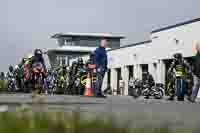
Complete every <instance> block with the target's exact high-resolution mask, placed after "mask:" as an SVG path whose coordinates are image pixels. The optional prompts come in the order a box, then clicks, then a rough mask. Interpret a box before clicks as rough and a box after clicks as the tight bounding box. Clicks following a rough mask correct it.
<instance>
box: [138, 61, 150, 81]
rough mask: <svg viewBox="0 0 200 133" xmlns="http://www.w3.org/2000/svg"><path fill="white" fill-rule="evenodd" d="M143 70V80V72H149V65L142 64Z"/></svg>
mask: <svg viewBox="0 0 200 133" xmlns="http://www.w3.org/2000/svg"><path fill="white" fill-rule="evenodd" d="M140 66H141V69H142V79H143V78H144V77H143V72H148V64H141V65H140Z"/></svg>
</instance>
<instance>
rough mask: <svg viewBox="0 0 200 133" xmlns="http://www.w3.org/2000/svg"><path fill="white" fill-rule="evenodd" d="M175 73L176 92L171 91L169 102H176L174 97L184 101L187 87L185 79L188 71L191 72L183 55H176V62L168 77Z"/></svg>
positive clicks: (173, 63) (174, 61)
mask: <svg viewBox="0 0 200 133" xmlns="http://www.w3.org/2000/svg"><path fill="white" fill-rule="evenodd" d="M173 71H174V74H175V90H174V89H173V88H171V89H173V90H170V98H169V99H168V100H174V96H175V95H176V96H177V100H178V101H184V94H185V90H184V89H185V86H184V78H185V74H186V72H187V71H189V72H190V71H191V68H190V65H189V63H187V62H186V61H185V60H184V59H183V56H182V54H181V53H176V54H174V60H173V62H172V64H171V66H170V68H169V70H168V75H170V73H171V72H173Z"/></svg>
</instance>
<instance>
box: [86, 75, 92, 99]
mask: <svg viewBox="0 0 200 133" xmlns="http://www.w3.org/2000/svg"><path fill="white" fill-rule="evenodd" d="M84 96H92V88H91V78H90V74H89V73H88V75H87V79H86V85H85V91H84Z"/></svg>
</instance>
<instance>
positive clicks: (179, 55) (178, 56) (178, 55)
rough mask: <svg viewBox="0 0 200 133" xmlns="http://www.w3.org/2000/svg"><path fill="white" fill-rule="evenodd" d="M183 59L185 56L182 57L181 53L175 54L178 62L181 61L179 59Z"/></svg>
mask: <svg viewBox="0 0 200 133" xmlns="http://www.w3.org/2000/svg"><path fill="white" fill-rule="evenodd" d="M182 57H183V56H182V54H181V53H175V54H174V58H175V59H178V60H179V59H182Z"/></svg>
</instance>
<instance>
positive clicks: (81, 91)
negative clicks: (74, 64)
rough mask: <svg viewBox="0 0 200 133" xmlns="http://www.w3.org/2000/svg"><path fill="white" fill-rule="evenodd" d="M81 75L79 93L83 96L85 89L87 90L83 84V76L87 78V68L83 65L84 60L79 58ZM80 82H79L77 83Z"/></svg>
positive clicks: (79, 72)
mask: <svg viewBox="0 0 200 133" xmlns="http://www.w3.org/2000/svg"><path fill="white" fill-rule="evenodd" d="M77 73H78V74H79V77H78V78H79V81H80V83H79V86H80V92H78V93H79V94H80V95H83V93H84V89H85V86H84V85H82V84H81V79H82V78H83V76H86V74H87V73H86V68H85V65H84V63H83V59H82V58H78V72H77ZM77 82H78V81H77Z"/></svg>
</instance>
